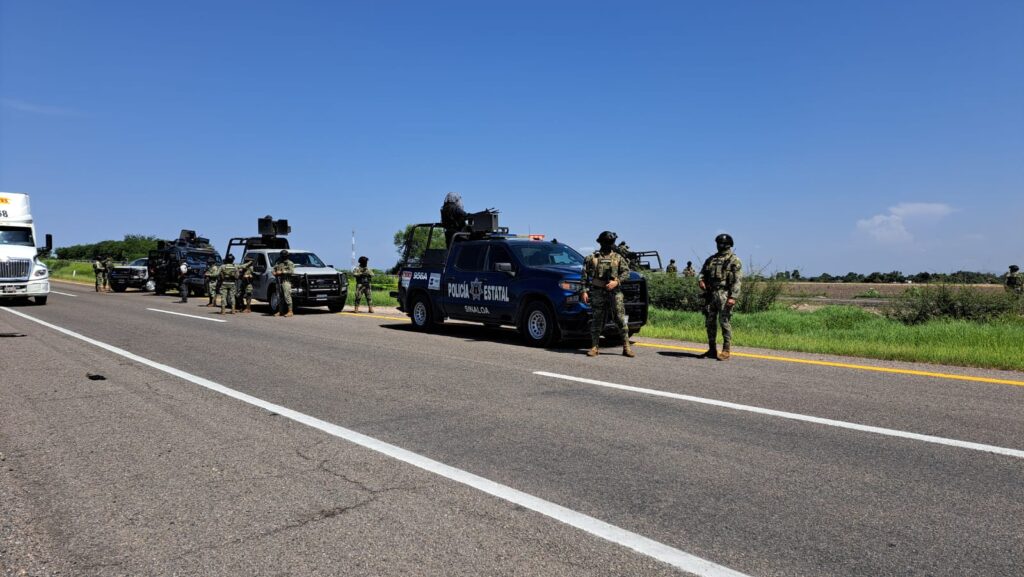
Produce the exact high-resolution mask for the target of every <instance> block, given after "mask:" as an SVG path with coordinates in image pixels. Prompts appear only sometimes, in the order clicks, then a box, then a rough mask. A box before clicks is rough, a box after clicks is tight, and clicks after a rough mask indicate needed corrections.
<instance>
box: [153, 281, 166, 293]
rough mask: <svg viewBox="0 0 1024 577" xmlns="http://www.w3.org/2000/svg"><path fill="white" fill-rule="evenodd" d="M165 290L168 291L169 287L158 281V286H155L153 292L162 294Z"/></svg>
mask: <svg viewBox="0 0 1024 577" xmlns="http://www.w3.org/2000/svg"><path fill="white" fill-rule="evenodd" d="M165 292H167V289H166V288H164V285H162V284H160V283H156V286H154V287H153V293H154V294H158V295H162V294H164V293H165Z"/></svg>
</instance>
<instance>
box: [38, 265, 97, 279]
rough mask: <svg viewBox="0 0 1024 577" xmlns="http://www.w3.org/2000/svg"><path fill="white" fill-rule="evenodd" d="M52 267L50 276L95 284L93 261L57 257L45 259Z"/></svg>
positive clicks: (50, 267)
mask: <svg viewBox="0 0 1024 577" xmlns="http://www.w3.org/2000/svg"><path fill="white" fill-rule="evenodd" d="M43 262H45V263H46V266H47V267H49V269H50V278H55V279H64V280H73V281H78V282H85V283H90V284H94V283H95V282H96V275H95V274H93V272H92V263H88V262H77V261H68V260H57V259H44V260H43Z"/></svg>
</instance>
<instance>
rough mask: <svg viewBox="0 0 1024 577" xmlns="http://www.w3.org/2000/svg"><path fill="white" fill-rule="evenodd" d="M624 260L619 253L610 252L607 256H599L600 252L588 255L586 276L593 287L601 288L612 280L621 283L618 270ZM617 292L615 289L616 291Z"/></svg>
mask: <svg viewBox="0 0 1024 577" xmlns="http://www.w3.org/2000/svg"><path fill="white" fill-rule="evenodd" d="M624 260H625V259H624V258H623V257H622V255H620V254H619V253H617V252H615V251H612V252H610V253H608V254H601V252H600V251H597V252H595V253H594V254H592V255H590V262H589V267H588V271H587V273H588V275H589V276H590V279H591V282H590V284H592V285H593V286H597V287H603V286H604V285H606V284H608V282H610V281H612V280H618V281H621V279H620V278H619V269H620V268H621V267H622V262H623V261H624ZM616 290H617V289H616Z"/></svg>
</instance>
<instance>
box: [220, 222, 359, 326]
mask: <svg viewBox="0 0 1024 577" xmlns="http://www.w3.org/2000/svg"><path fill="white" fill-rule="evenodd" d="M257 229H258V231H259V236H252V237H237V238H232V239H231V240H230V241H228V248H227V250H226V251H225V252H224V254H225V255H227V254H232V251H233V250H234V251H236V252H241V254H239V255H236V260H235V262H236V263H240V264H241V263H244V262H245V261H246V260H252V261H253V268H252V270H253V279H252V289H253V291H252V296H253V300H256V301H260V302H265V303H268V304H269V305H270V308H271V309H273V310H280V306H281V299H282V298H283V295H282V294H281V290H280V288H281V287H280V285H279V283H278V282H277V279H276V278H275V277H274V274H273V270H274V265H275V264H276V263H277V259H278V258H279V256H280V254H281V250H282V249H288V252H289V258H290V259H291V261H292V262H293V263H295V275H294V276H293V279H292V304H293V305H294V306H295V307H322V306H326V307H327V309H328V310H330V311H331V312H335V313H337V312H341V310H342V309H343V308H345V301H346V300H347V299H348V276H347V275H346V274H345V273H343V272H341V271H339V270H337V269H335V268H334V267H333V266H331V265H329V264H324V261H323V260H322V259H320V257H318V256H317V255H316V253H314V252H311V251H308V250H301V249H293V248H291V247H290V246H289V243H288V239H287V238H285V236H287V235H288V234H289V233H290V232H291V227H290V226H289V225H288V221H287V220H284V219H279V220H274V218H273V217H271V216H266V217H263V218H260V219H259V220H258V221H257ZM239 249H240V251H239ZM242 296H243V295H239V300H241V298H242ZM240 305H241V303H239V306H240Z"/></svg>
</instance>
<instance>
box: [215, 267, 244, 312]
mask: <svg viewBox="0 0 1024 577" xmlns="http://www.w3.org/2000/svg"><path fill="white" fill-rule="evenodd" d="M240 273H241V271H240V270H239V268H238V267H237V266H235V255H233V254H229V255H227V256H226V257H224V264H223V265H222V266H221V267H220V271H219V272H218V278H219V279H220V314H224V308H225V307H230V309H229V310H230V313H229V314H235V303H236V301H237V297H238V277H239V276H240Z"/></svg>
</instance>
